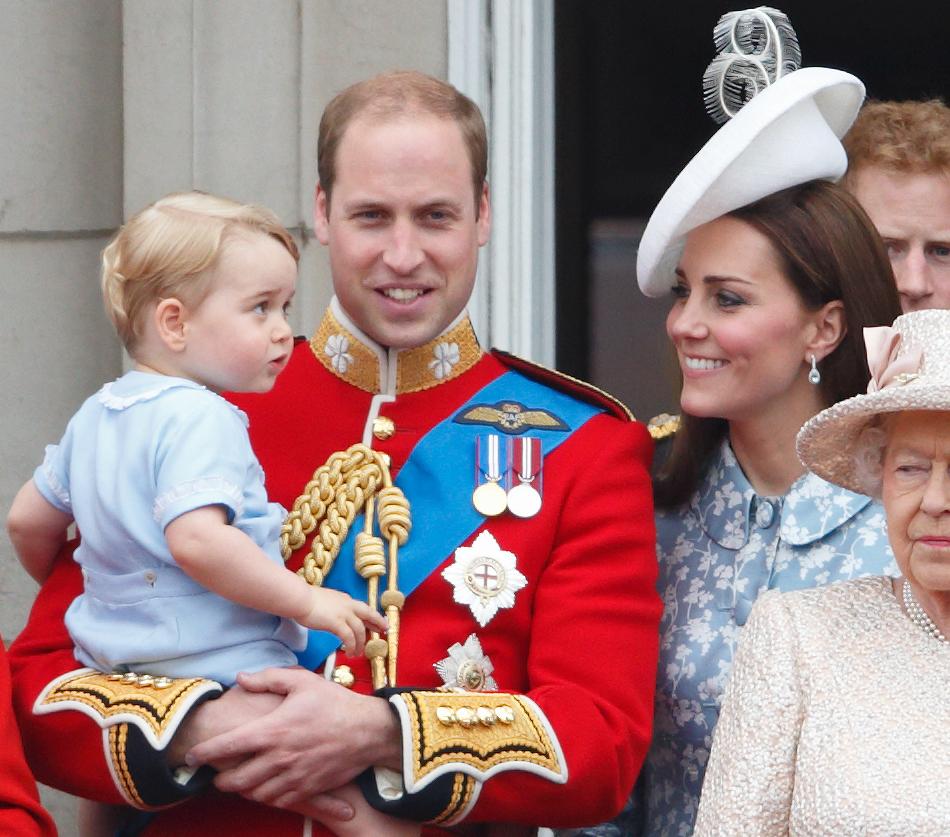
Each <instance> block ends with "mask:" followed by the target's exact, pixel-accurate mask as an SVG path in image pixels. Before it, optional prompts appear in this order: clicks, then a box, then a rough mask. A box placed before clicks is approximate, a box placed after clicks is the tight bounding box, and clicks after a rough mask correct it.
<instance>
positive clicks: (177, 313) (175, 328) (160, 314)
mask: <svg viewBox="0 0 950 837" xmlns="http://www.w3.org/2000/svg"><path fill="white" fill-rule="evenodd" d="M152 316H153V318H154V321H155V331H156V333H157V334H158V337H159V339H160V340H161V341H162V343H164V344H165V346H166V347H167V348H168V349H169V350H171V351H173V352H183V351H184V350H185V346H186V345H187V339H186V337H185V326H186V324H187V319H188V311H187V309H186V308H185V305H184V303H183V302H182V301H181V300H180V299H175V297H168V298H167V299H163V300H161V301H160V302H159V303H158V305H156V306H155V313H154V314H153V315H152Z"/></svg>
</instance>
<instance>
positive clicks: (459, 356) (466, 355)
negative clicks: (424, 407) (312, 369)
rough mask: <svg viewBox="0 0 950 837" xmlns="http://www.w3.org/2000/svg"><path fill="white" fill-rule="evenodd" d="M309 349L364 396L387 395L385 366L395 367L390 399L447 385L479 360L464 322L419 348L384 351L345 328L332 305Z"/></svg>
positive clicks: (469, 326)
mask: <svg viewBox="0 0 950 837" xmlns="http://www.w3.org/2000/svg"><path fill="white" fill-rule="evenodd" d="M334 309H336V310H334ZM310 349H311V351H312V352H313V353H314V355H315V356H316V358H317V360H319V361H320V363H321V364H323V366H325V367H326V368H327V369H328V370H329V371H330V372H332V373H333V374H334V375H336V376H337V377H338V378H342V379H343V380H344V381H346V382H347V383H349V384H352V385H353V386H355V387H357V388H359V389H362V390H364V391H366V392H372V393H380V392H387V391H389V390H390V389H391V385H390V384H389V383H388V381H389V380H390V378H389V374H388V373H389V371H390V365H391V364H395V373H396V374H395V394H396V395H402V394H403V393H408V392H419V391H420V390H424V389H429V388H431V387H436V386H439V385H440V384H444V383H446V382H447V381H451V380H452V379H453V378H457V377H458V376H459V375H461V374H462V373H463V372H467V371H468V370H469V369H471V368H472V367H473V366H474V365H475V364H476V363H477V362H478V360H479V358H481V356H482V348H481V346H479V345H478V339H477V338H476V337H475V330H474V329H473V328H472V323H471V321H470V320H469V318H468V317H467V316H464V317H462V318H461V319H460V320H458V321H457V322H456V323H455V325H453V326H450V327H449V328H448V329H446V330H445V331H444V332H443V333H442V334H440V335H439V336H438V337H436V338H435V339H434V340H430V341H429V342H428V343H425V344H423V345H422V346H417V347H415V348H412V349H386V348H384V347H382V346H379V345H377V344H375V343H373V342H372V341H371V340H370V339H369V338H368V337H366V336H365V335H362V334H361V333H360V332H359V331H358V329H357V328H356V327H355V326H353V325H350V324H349V322H348V321H347V318H346V316H345V314H343V312H342V310H340V309H339V308H338V306H337V304H336V301H335V300H334V303H331V305H330V307H329V308H327V310H326V313H325V314H324V315H323V320H322V321H321V323H320V326H319V327H318V328H317V331H316V333H315V334H314V335H313V337H312V338H311V340H310Z"/></svg>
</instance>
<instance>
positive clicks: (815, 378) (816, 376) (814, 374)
mask: <svg viewBox="0 0 950 837" xmlns="http://www.w3.org/2000/svg"><path fill="white" fill-rule="evenodd" d="M808 382H809V383H810V384H814V385H815V386H818V384H820V383H821V372H819V371H818V361H817V360H815V356H814V355H812V356H811V372H809V373H808Z"/></svg>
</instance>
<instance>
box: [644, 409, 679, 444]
mask: <svg viewBox="0 0 950 837" xmlns="http://www.w3.org/2000/svg"><path fill="white" fill-rule="evenodd" d="M679 429H680V417H679V416H671V415H670V414H669V413H660V414H659V415H658V416H654V417H653V418H651V419H650V420H649V421H648V422H647V430H649V431H650V436H651V437H652V438H653V441H654V442H659V441H660V440H661V439H666V438H668V437H669V436H672V435H674V434H675V433H676V431H677V430H679Z"/></svg>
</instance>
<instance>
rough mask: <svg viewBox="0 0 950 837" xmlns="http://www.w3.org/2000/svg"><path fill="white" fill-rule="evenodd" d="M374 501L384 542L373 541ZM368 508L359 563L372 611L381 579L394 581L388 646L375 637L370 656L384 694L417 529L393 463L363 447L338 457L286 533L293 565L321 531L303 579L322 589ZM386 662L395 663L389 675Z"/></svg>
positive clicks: (320, 472) (311, 487)
mask: <svg viewBox="0 0 950 837" xmlns="http://www.w3.org/2000/svg"><path fill="white" fill-rule="evenodd" d="M374 501H375V506H376V508H375V512H376V515H375V516H376V518H377V520H378V522H379V531H380V533H381V535H382V537H376V536H375V535H373V534H372V529H373V516H374V514H373V512H374ZM364 508H365V510H366V530H365V531H364V532H360V533H358V534H357V536H356V544H355V555H354V561H355V565H356V569H357V571H358V572H359V574H360V576H361V577H362V578H365V579H366V580H367V583H368V591H367V600H368V602H369V605H370V606H371V607H373V608H375V607H377V605H378V603H379V602H380V600H379V592H378V591H379V579H380V578H381V577H382V576H383V575H386V576H387V582H388V584H387V589H386V591H385V592H384V593H383V595H382V602H381V603H382V606H383V609H384V611H385V612H386V616H387V618H388V620H389V631H388V632H387V639H386V640H385V641H383V640H380V639H379V635H378V634H376V633H373V634H372V635H371V639H370V641H369V642H368V643H367V645H366V655H367V656H368V657H370V659H371V661H372V663H373V665H372V669H373V684H374V686H375V687H376V688H379V687H381V686H382V685H385V679H386V678H387V676H388V682H389V684H390V685H395V682H396V654H397V649H398V642H399V611H400V610H401V609H402V606H403V603H404V601H405V597H404V596H403V594H402V593H400V592H399V589H398V586H397V585H398V560H397V559H398V556H397V552H398V548H399V547H400V546H402V545H403V544H405V543H406V541H407V540H408V538H409V531H410V529H411V528H412V519H411V516H410V514H409V501H408V500H407V499H406V497H405V495H404V494H403V493H402V490H401V489H399V488H397V487H396V486H394V485H393V483H392V478H391V476H390V473H389V457H387V456H386V455H385V454H383V453H379V452H377V451H374V450H372V449H371V448H368V447H366V445H361V444H357V445H353V446H352V447H350V448H347V449H346V450H345V451H339V452H337V453H334V454H333V455H332V456H331V457H330V458H329V459H328V460H327V461H326V463H325V464H324V465H321V466H320V467H319V468H318V469H317V470H316V471H315V472H314V474H313V478H312V479H311V480H310V482H308V483H307V485H306V487H305V488H304V491H303V493H302V494H301V495H300V496H299V497H298V498H297V499H296V500H295V501H294V506H293V509H292V510H291V512H290V514H288V515H287V519H286V520H285V521H284V525H283V526H282V527H281V529H280V552H281V555H282V556H283V559H284V561H285V562H286V561H287V560H289V558H290V556H291V555H292V554H293V552H294V551H295V550H297V549H299V548H300V547H301V546H303V545H304V544H305V543H306V541H307V537H308V536H309V535H310V534H311V533H312V532H313V531H314V530H315V529H316V530H317V534H316V535H315V536H314V538H313V541H312V542H311V544H310V550H309V552H308V553H307V555H306V557H305V558H304V561H303V566H302V567H301V568H300V569H299V570H298V571H297V572H298V573H299V574H300V575H302V576H303V577H304V578H305V579H306V580H307V583H309V584H312V585H313V586H314V587H320V586H321V585H322V584H323V581H324V579H325V578H326V577H327V575H328V574H329V572H330V570H331V569H332V568H333V562H334V561H335V560H336V557H337V555H338V554H339V552H340V547H341V546H342V545H343V542H344V541H345V540H346V536H347V534H348V533H349V531H350V526H352V525H353V521H354V519H355V518H356V515H357V514H359V513H360V512H361V511H363V509H364ZM384 539H385V541H384ZM387 543H388V566H387V554H386V553H387V549H386V547H387ZM383 658H387V661H386V671H385V672H384V670H383V662H384V661H383Z"/></svg>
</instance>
